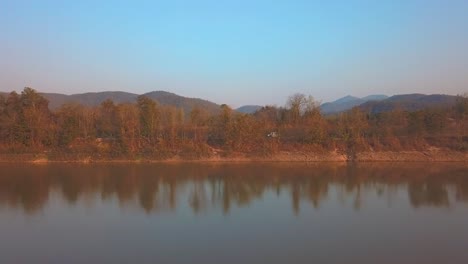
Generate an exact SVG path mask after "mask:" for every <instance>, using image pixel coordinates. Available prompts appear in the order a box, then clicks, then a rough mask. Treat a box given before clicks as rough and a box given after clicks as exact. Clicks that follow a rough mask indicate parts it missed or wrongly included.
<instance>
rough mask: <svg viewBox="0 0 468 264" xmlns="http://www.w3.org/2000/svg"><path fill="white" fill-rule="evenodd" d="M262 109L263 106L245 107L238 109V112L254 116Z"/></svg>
mask: <svg viewBox="0 0 468 264" xmlns="http://www.w3.org/2000/svg"><path fill="white" fill-rule="evenodd" d="M260 108H262V106H260V105H244V106H241V107H239V108H237V109H236V111H237V112H239V113H244V114H253V113H255V112H257V110H259V109H260Z"/></svg>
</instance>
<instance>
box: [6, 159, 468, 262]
mask: <svg viewBox="0 0 468 264" xmlns="http://www.w3.org/2000/svg"><path fill="white" fill-rule="evenodd" d="M0 263H468V165H466V164H456V163H454V164H443V163H442V164H437V163H436V164H433V163H408V164H406V163H399V164H360V165H346V164H326V165H317V164H314V165H307V164H300V163H280V164H274V163H265V164H204V165H203V164H165V165H163V164H135V165H128V164H113V165H102V164H101V165H63V164H62V165H24V164H23V165H14V164H13V165H12V164H9V165H6V164H3V165H0Z"/></svg>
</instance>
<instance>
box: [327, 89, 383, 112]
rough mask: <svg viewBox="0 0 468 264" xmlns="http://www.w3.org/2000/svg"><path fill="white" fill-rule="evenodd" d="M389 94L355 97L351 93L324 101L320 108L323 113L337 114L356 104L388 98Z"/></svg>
mask: <svg viewBox="0 0 468 264" xmlns="http://www.w3.org/2000/svg"><path fill="white" fill-rule="evenodd" d="M387 98H388V96H386V95H381V94H376V95H369V96H366V97H363V98H358V97H354V96H351V95H348V96H345V97H343V98H340V99H338V100H336V101H333V102H329V103H324V104H322V105H321V106H320V110H321V111H322V113H323V114H326V115H328V114H336V113H340V112H343V111H346V110H349V109H351V108H353V107H355V106H359V105H362V104H364V103H366V102H369V101H382V100H385V99H387Z"/></svg>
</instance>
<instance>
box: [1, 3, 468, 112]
mask: <svg viewBox="0 0 468 264" xmlns="http://www.w3.org/2000/svg"><path fill="white" fill-rule="evenodd" d="M25 86H31V87H33V88H35V89H37V90H39V91H44V92H60V93H66V94H71V93H80V92H89V91H103V90H121V91H129V92H135V93H144V92H148V91H152V90H167V91H171V92H175V93H177V94H180V95H184V96H190V97H201V98H205V99H209V100H212V101H215V102H217V103H227V104H230V105H232V106H240V105H243V104H279V105H282V104H284V102H285V100H286V98H287V96H288V95H290V94H292V93H295V92H301V93H305V94H310V95H312V96H314V97H315V98H316V99H318V100H321V101H329V100H333V99H337V98H338V97H342V96H345V95H348V94H351V95H356V96H365V95H368V94H382V93H383V94H387V95H392V94H398V93H413V92H422V93H448V94H457V93H462V92H467V91H468V1H464V0H460V1H458V0H439V1H431V0H424V1H423V0H421V1H412V0H392V1H375V0H369V1H351V0H347V1H312V0H284V1H275V0H258V1H255V0H232V1H222V0H193V1H181V0H172V1H169V0H168V1H157V0H154V1H143V2H141V1H127V2H126V3H124V2H123V1H81V0H80V1H44V0H43V1H22V0H7V1H5V0H0V90H1V91H11V90H17V91H20V90H22V88H23V87H25Z"/></svg>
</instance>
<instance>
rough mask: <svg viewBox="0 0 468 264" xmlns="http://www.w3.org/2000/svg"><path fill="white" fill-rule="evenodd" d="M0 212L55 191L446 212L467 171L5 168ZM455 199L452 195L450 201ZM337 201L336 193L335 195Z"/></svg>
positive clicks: (461, 194) (466, 196)
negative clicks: (388, 205) (374, 200)
mask: <svg viewBox="0 0 468 264" xmlns="http://www.w3.org/2000/svg"><path fill="white" fill-rule="evenodd" d="M1 169H2V175H1V176H0V206H9V207H13V208H22V209H24V210H25V211H26V212H30V213H34V212H36V211H38V210H40V209H41V208H43V207H44V206H45V205H46V204H47V202H48V201H49V197H50V195H51V193H58V194H59V197H62V200H64V201H66V202H67V203H68V204H69V205H74V204H76V203H77V202H78V201H79V200H80V199H85V200H86V199H96V195H98V197H99V198H100V199H102V200H104V201H106V200H112V199H115V200H116V201H118V203H119V204H120V206H135V205H138V208H141V209H143V210H144V211H145V212H147V213H152V212H161V211H172V210H175V209H176V208H177V206H180V205H182V204H184V205H188V206H190V207H191V208H192V210H193V212H194V213H200V212H204V211H206V210H212V209H220V210H222V212H224V213H228V212H229V211H230V210H231V209H232V207H233V206H235V207H241V206H246V205H249V204H250V203H252V201H254V200H261V199H263V197H264V195H265V193H266V192H272V193H274V194H276V195H284V194H286V195H289V196H290V197H291V207H292V209H293V210H294V212H296V213H299V211H300V207H301V203H309V204H310V205H312V206H313V207H315V208H318V207H320V204H321V202H322V201H323V200H324V199H328V198H330V196H331V194H330V189H331V188H333V190H335V191H334V192H336V196H337V197H339V199H341V200H342V201H343V202H346V203H349V201H351V202H352V206H353V207H354V208H356V209H359V208H360V207H361V206H363V201H364V202H365V198H366V196H367V195H369V193H371V192H373V193H375V194H376V195H377V196H379V197H384V196H385V197H387V198H388V199H390V200H392V197H393V195H394V194H395V193H396V192H397V191H398V190H405V191H407V192H408V199H409V202H410V203H411V205H412V206H413V207H422V206H436V207H447V206H450V202H452V203H453V202H456V201H464V202H466V201H468V173H467V172H468V167H467V166H466V165H454V164H449V165H447V164H438V165H431V166H427V164H361V165H344V164H343V165H336V164H330V165H314V164H312V165H306V164H290V163H284V164H256V165H255V164H224V165H222V164H221V165H220V164H211V165H201V164H164V165H163V164H146V165H92V166H80V165H47V166H33V167H27V166H16V165H2V167H1ZM451 194H453V195H451ZM333 195H335V194H333Z"/></svg>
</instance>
